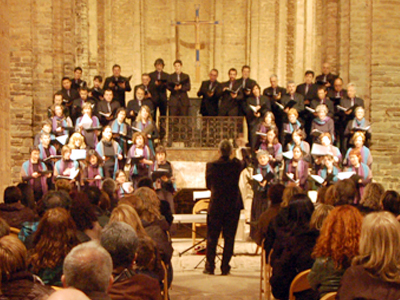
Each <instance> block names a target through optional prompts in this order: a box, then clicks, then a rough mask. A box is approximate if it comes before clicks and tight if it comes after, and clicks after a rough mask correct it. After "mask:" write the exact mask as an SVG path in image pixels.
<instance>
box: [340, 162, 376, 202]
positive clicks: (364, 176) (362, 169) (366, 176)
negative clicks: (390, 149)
mask: <svg viewBox="0 0 400 300" xmlns="http://www.w3.org/2000/svg"><path fill="white" fill-rule="evenodd" d="M346 171H347V172H355V173H356V175H358V176H360V178H361V180H362V182H361V183H359V182H357V183H356V184H357V187H358V191H359V193H360V199H361V198H362V196H363V194H364V188H365V186H366V185H367V184H368V183H370V182H371V181H372V171H371V170H370V168H368V166H367V165H366V164H364V163H360V166H359V167H358V168H356V167H354V166H351V167H348V168H346ZM354 204H358V203H357V199H355V200H354Z"/></svg>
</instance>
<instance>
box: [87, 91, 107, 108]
mask: <svg viewBox="0 0 400 300" xmlns="http://www.w3.org/2000/svg"><path fill="white" fill-rule="evenodd" d="M90 93H92V96H91V97H90V98H89V99H90V100H92V101H94V103H96V105H97V103H99V102H100V101H103V100H104V90H103V89H99V88H92V89H91V90H90Z"/></svg>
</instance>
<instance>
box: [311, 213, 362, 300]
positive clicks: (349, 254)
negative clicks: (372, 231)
mask: <svg viewBox="0 0 400 300" xmlns="http://www.w3.org/2000/svg"><path fill="white" fill-rule="evenodd" d="M361 224H362V216H361V214H360V213H359V211H358V210H357V209H356V208H355V207H353V206H350V205H342V206H338V207H336V208H335V209H334V210H333V211H331V212H330V213H329V215H328V216H327V218H326V219H325V222H324V223H323V225H322V228H321V231H320V236H319V238H318V240H317V244H316V245H315V248H314V252H313V254H312V255H313V257H314V258H315V263H314V265H313V267H312V269H311V272H310V274H309V275H308V282H309V283H310V285H311V287H312V288H313V289H314V290H316V291H318V293H319V297H323V296H324V295H325V294H327V293H330V292H335V291H337V289H338V288H339V283H340V280H341V278H342V276H343V274H344V272H345V271H346V269H347V268H348V267H349V266H350V265H351V260H352V259H353V257H354V256H356V255H357V254H358V247H359V238H360V233H361Z"/></svg>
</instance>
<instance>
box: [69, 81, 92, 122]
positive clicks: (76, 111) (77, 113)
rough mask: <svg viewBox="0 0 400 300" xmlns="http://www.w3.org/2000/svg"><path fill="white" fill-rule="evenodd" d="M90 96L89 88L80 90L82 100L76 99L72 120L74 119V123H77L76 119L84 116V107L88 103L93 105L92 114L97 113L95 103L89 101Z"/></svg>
mask: <svg viewBox="0 0 400 300" xmlns="http://www.w3.org/2000/svg"><path fill="white" fill-rule="evenodd" d="M88 94H89V91H88V88H87V87H82V88H80V90H79V95H80V98H79V99H75V100H74V102H73V104H72V115H71V119H72V122H74V124H75V122H76V119H78V118H79V117H80V116H82V106H83V104H85V103H86V102H88V103H90V104H91V105H92V113H94V112H95V102H94V101H93V100H91V99H88Z"/></svg>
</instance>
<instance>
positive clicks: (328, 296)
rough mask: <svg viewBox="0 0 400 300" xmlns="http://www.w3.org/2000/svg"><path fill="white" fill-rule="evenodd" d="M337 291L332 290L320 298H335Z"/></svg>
mask: <svg viewBox="0 0 400 300" xmlns="http://www.w3.org/2000/svg"><path fill="white" fill-rule="evenodd" d="M336 294H337V292H331V293H328V294H326V295H325V296H323V297H322V298H320V300H335V299H336Z"/></svg>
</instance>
